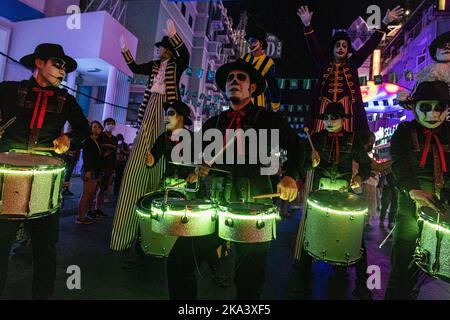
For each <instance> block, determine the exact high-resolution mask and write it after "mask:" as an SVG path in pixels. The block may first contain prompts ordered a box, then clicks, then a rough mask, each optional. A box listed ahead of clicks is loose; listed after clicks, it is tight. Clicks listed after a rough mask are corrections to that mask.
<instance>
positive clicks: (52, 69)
mask: <svg viewBox="0 0 450 320" xmlns="http://www.w3.org/2000/svg"><path fill="white" fill-rule="evenodd" d="M36 61H39V63H38V64H37V69H38V70H39V73H40V74H41V75H42V77H43V78H44V79H45V80H46V81H47V82H48V83H49V84H50V85H51V86H53V87H58V86H59V85H60V84H61V82H62V81H63V80H64V77H65V76H66V67H65V62H64V61H63V60H61V59H51V58H50V59H48V60H47V61H46V62H44V61H43V60H40V59H37V60H36Z"/></svg>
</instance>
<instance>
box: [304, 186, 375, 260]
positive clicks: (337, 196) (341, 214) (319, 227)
mask: <svg viewBox="0 0 450 320" xmlns="http://www.w3.org/2000/svg"><path fill="white" fill-rule="evenodd" d="M307 212H308V213H307V216H306V225H305V235H304V247H305V250H306V252H308V254H309V255H311V256H312V257H314V258H316V259H319V260H322V261H325V262H329V263H332V264H335V265H345V266H347V265H350V264H353V263H355V262H356V261H358V260H359V259H360V258H361V242H362V236H363V229H364V217H365V215H366V213H367V203H365V201H364V200H362V199H361V198H359V197H358V196H356V195H354V194H352V193H349V192H339V191H335V190H318V191H315V192H312V193H310V194H309V195H308V199H307Z"/></svg>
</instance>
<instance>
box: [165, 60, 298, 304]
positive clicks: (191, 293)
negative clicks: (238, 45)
mask: <svg viewBox="0 0 450 320" xmlns="http://www.w3.org/2000/svg"><path fill="white" fill-rule="evenodd" d="M216 82H217V84H218V87H219V88H220V89H221V90H222V91H224V92H225V94H226V96H227V97H228V99H229V101H230V109H229V110H227V111H223V112H221V113H220V114H219V115H217V116H215V117H213V118H211V119H209V120H207V121H206V122H205V124H204V126H203V132H206V130H208V129H218V130H220V132H221V133H222V135H223V136H224V137H226V135H225V133H226V130H227V129H238V128H242V129H243V130H244V131H245V132H248V131H251V129H254V131H256V135H257V136H258V137H259V138H261V134H262V133H261V132H260V131H259V129H269V130H268V131H267V132H268V133H271V131H270V129H276V130H278V132H279V139H280V140H279V146H280V147H281V148H283V149H285V150H287V157H288V160H287V162H286V163H285V169H286V175H285V176H284V177H283V178H282V179H281V181H280V183H279V184H278V186H277V189H278V192H280V194H281V196H280V197H281V199H283V200H289V201H293V200H294V199H295V198H296V196H297V185H296V181H295V179H296V178H297V174H298V169H299V167H301V166H302V160H303V158H302V157H303V152H302V144H301V143H300V141H299V138H298V136H297V134H296V133H295V131H294V130H292V129H291V128H290V127H289V125H288V123H287V122H286V121H285V120H284V119H283V118H282V117H281V116H280V115H279V114H277V113H274V112H272V111H267V110H264V109H263V108H260V107H257V106H255V105H254V104H253V103H252V100H251V98H252V97H255V96H258V95H259V94H261V93H262V92H264V89H265V87H266V84H265V80H264V78H263V77H262V75H261V74H260V73H259V72H258V71H257V70H256V69H254V68H253V66H252V65H251V64H249V63H247V62H245V61H242V60H238V61H236V62H231V63H227V64H225V65H223V66H221V67H220V68H219V69H218V70H217V73H216ZM259 138H258V139H259ZM269 138H270V137H269ZM225 140H228V139H226V138H225ZM244 142H246V143H245V145H244ZM233 143H234V145H235V146H236V147H237V148H234V150H236V152H232V151H228V149H227V150H226V151H225V154H224V159H227V156H230V155H231V156H235V157H237V156H238V155H239V152H240V151H241V152H242V153H241V155H243V156H244V157H246V158H245V159H246V161H245V163H244V164H237V163H236V161H235V162H234V164H228V163H225V164H222V165H219V164H217V166H218V168H221V169H224V170H227V171H229V172H231V179H232V181H231V183H230V184H228V185H229V186H231V190H230V192H229V199H228V200H229V201H243V202H254V201H253V198H252V197H253V196H255V195H258V194H263V193H271V192H272V187H271V182H270V176H269V175H262V174H261V172H260V169H261V167H262V165H261V163H260V162H259V161H258V163H257V164H249V162H248V157H247V156H248V155H249V154H250V150H249V142H248V141H246V140H244V141H243V140H239V137H238V139H237V141H233ZM240 143H242V144H240ZM240 147H242V148H240ZM252 147H255V146H252ZM230 148H231V147H230ZM244 150H245V152H244ZM227 152H231V153H230V154H227ZM254 152H256V151H254ZM256 154H258V153H257V152H256ZM209 168H210V167H209V166H207V165H204V166H202V168H201V169H200V176H205V175H207V174H208V173H209ZM214 174H215V173H214ZM264 202H265V203H269V204H271V203H272V200H270V199H265V201H264ZM224 242H225V240H222V239H220V238H219V237H218V233H217V231H216V232H215V233H213V234H212V235H208V236H203V237H189V238H186V237H180V238H178V240H177V242H176V243H175V245H174V247H173V249H172V251H171V253H170V256H169V259H168V264H167V274H168V282H169V296H170V298H171V299H196V298H197V285H196V277H195V273H196V266H200V265H201V264H202V263H203V262H204V261H205V259H206V257H207V256H208V255H209V254H210V253H211V252H213V251H214V250H215V249H216V248H217V247H219V246H220V245H222V244H223V243H224ZM269 243H270V242H262V243H234V245H235V248H236V271H235V281H234V282H235V284H236V297H237V299H239V300H241V299H258V298H260V295H261V293H262V289H263V285H264V281H265V271H266V270H265V267H266V258H267V252H268V249H269Z"/></svg>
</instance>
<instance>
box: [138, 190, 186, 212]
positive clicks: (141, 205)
mask: <svg viewBox="0 0 450 320" xmlns="http://www.w3.org/2000/svg"><path fill="white" fill-rule="evenodd" d="M164 196H165V191H154V192H150V193H147V194H146V195H145V196H143V197H142V198H140V199H139V200H138V202H137V203H136V208H137V209H138V210H139V211H140V212H142V213H148V214H150V211H151V208H152V203H153V201H155V200H160V201H161V202H162V201H164ZM177 199H184V195H183V194H182V193H181V192H178V191H174V190H169V200H171V201H174V200H177Z"/></svg>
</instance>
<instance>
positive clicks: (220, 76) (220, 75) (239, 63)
mask: <svg viewBox="0 0 450 320" xmlns="http://www.w3.org/2000/svg"><path fill="white" fill-rule="evenodd" d="M233 70H240V71H244V72H245V73H247V74H248V75H249V76H250V82H251V83H256V85H257V88H256V90H255V92H253V96H254V97H257V96H259V95H260V94H261V93H263V92H264V91H266V86H267V84H266V79H264V77H263V76H262V74H261V73H260V72H259V71H258V70H256V69H255V67H253V65H251V64H250V63H248V62H246V61H244V60H242V59H238V60H236V61H234V62H229V63H226V64H224V65H223V66H221V67H220V68H219V69H218V70H217V72H216V83H217V85H218V87H219V89H220V90H222V91H223V92H225V91H226V89H225V85H226V83H227V77H228V74H229V73H230V72H231V71H233Z"/></svg>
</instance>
